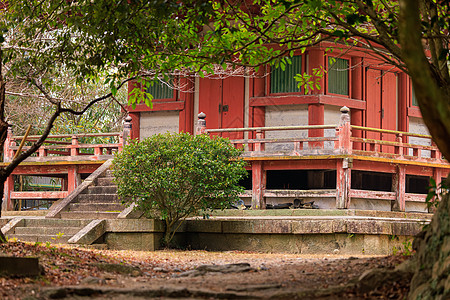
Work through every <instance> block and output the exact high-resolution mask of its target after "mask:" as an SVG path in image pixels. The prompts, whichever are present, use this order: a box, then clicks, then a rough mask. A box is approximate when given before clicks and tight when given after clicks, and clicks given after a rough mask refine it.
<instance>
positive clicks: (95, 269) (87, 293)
mask: <svg viewBox="0 0 450 300" xmlns="http://www.w3.org/2000/svg"><path fill="white" fill-rule="evenodd" d="M0 255H15V256H21V257H30V256H35V257H36V256H37V257H39V261H40V264H41V265H42V267H43V274H42V275H41V276H39V277H37V278H14V277H0V298H1V299H86V298H98V299H153V298H155V299H185V298H189V299H345V298H350V299H405V298H406V295H407V292H408V288H409V281H408V280H407V279H393V280H388V282H387V283H385V284H383V285H381V286H379V287H377V288H376V289H374V290H369V291H367V290H364V288H361V286H360V285H359V284H357V279H358V278H359V277H360V276H361V274H363V273H364V272H366V271H367V270H372V269H378V268H384V269H393V268H394V267H395V266H396V265H398V264H400V263H401V262H402V261H404V260H405V259H406V257H405V256H403V255H397V256H388V257H348V256H347V257H344V256H331V255H330V256H312V255H308V256H306V255H297V254H267V253H249V252H241V251H229V252H208V251H198V250H191V251H178V250H163V251H155V252H144V251H112V250H91V249H82V248H75V247H69V246H56V245H35V244H27V243H20V242H9V243H6V244H0ZM229 264H233V265H229ZM211 265H213V266H211Z"/></svg>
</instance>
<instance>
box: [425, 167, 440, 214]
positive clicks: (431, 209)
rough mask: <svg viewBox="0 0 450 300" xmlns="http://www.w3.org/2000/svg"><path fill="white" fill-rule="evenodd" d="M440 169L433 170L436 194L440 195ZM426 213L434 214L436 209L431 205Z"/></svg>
mask: <svg viewBox="0 0 450 300" xmlns="http://www.w3.org/2000/svg"><path fill="white" fill-rule="evenodd" d="M442 176H443V174H442V169H439V168H433V179H434V181H435V182H436V189H437V190H436V193H437V194H440V193H441V192H442V190H441V188H440V185H441V182H442ZM428 212H429V213H435V212H436V207H435V206H434V205H431V206H430V207H428Z"/></svg>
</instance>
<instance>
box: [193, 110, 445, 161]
mask: <svg viewBox="0 0 450 300" xmlns="http://www.w3.org/2000/svg"><path fill="white" fill-rule="evenodd" d="M341 112H342V115H341V122H340V124H338V125H305V126H277V127H249V128H223V129H208V128H206V122H205V117H206V116H205V115H204V114H200V115H199V122H198V124H199V125H198V127H197V130H196V131H197V133H208V134H219V135H220V134H223V133H231V132H238V133H242V135H243V134H244V133H247V135H249V136H254V138H244V139H233V140H231V142H232V143H233V144H235V145H236V146H239V147H244V149H245V152H244V157H246V156H250V157H258V156H279V155H283V156H301V155H311V154H314V155H321V154H323V155H330V154H335V155H339V154H353V155H361V156H372V157H373V156H376V157H387V158H396V159H402V160H414V161H421V160H422V161H427V162H436V163H447V162H446V161H444V160H443V158H442V155H441V153H440V152H439V149H438V148H437V147H436V146H435V145H434V143H433V142H432V138H431V136H430V135H424V134H416V133H410V132H402V131H394V130H386V129H378V128H369V127H362V126H354V125H350V117H349V114H348V109H346V108H344V109H342V110H341ZM325 130H328V132H330V131H331V130H334V132H335V134H333V135H331V136H325V135H324V131H325ZM287 131H295V133H293V134H291V136H289V137H280V138H277V137H269V138H268V137H266V136H267V133H268V132H287ZM312 131H314V136H308V133H309V132H312ZM317 132H322V136H317ZM354 132H357V133H358V134H357V136H355V134H353V133H354ZM411 138H415V139H417V140H420V141H421V144H418V143H414V142H408V141H410V140H411ZM270 144H282V145H290V147H285V148H287V150H286V149H285V150H277V149H276V147H267V145H270Z"/></svg>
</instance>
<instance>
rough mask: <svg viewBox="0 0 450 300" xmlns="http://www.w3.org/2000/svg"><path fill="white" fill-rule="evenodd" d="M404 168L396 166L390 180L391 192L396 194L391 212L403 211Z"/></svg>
mask: <svg viewBox="0 0 450 300" xmlns="http://www.w3.org/2000/svg"><path fill="white" fill-rule="evenodd" d="M405 171H406V168H405V166H402V165H398V166H397V170H396V172H395V173H394V174H393V178H392V191H393V192H395V193H396V197H395V201H394V202H392V206H391V210H392V211H405V209H406V201H405V193H406V172H405Z"/></svg>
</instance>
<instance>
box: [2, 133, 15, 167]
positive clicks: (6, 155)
mask: <svg viewBox="0 0 450 300" xmlns="http://www.w3.org/2000/svg"><path fill="white" fill-rule="evenodd" d="M12 135H13V131H12V125H11V124H9V125H8V131H7V133H6V139H5V143H4V144H3V161H4V162H8V161H11V160H12V158H13V157H14V153H13V151H12V150H11V148H10V146H12V145H13V143H14V142H13V140H12Z"/></svg>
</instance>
